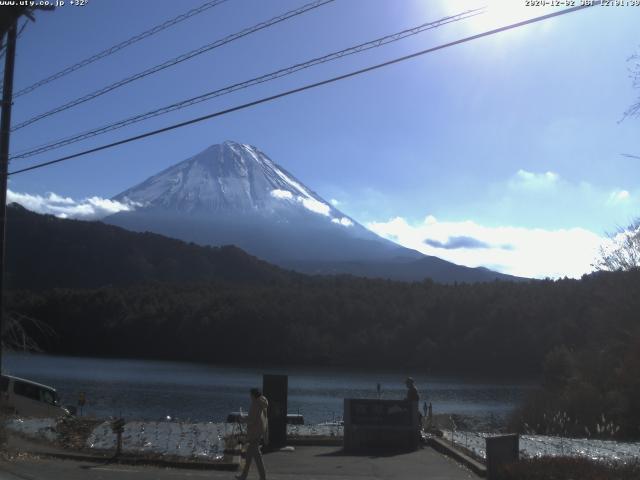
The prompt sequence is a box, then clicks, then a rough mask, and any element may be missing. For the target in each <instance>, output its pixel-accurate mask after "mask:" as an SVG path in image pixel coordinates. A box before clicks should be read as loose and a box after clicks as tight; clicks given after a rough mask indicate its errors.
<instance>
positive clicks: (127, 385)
mask: <svg viewBox="0 0 640 480" xmlns="http://www.w3.org/2000/svg"><path fill="white" fill-rule="evenodd" d="M3 368H4V372H5V373H7V374H10V375H16V376H19V377H25V378H28V379H30V380H35V381H37V382H40V383H44V384H46V385H51V386H53V387H55V388H56V389H57V390H58V392H59V394H60V397H61V400H62V403H63V404H64V405H76V404H77V401H78V394H79V392H85V393H86V397H87V405H86V406H85V407H84V414H85V415H94V416H97V417H108V416H115V415H118V416H120V415H122V416H124V417H125V418H129V419H140V420H159V419H164V418H166V417H167V416H170V417H171V418H173V419H183V420H187V419H188V420H194V421H213V422H220V421H223V420H224V419H225V418H226V416H227V414H228V413H229V412H231V411H237V410H239V408H240V407H242V408H243V409H245V410H246V409H247V408H248V406H249V399H248V390H249V388H251V387H253V386H258V387H259V386H260V385H261V384H262V374H263V373H283V374H288V375H289V412H291V413H297V412H298V411H299V412H300V413H302V414H304V417H305V421H306V422H307V423H319V422H324V421H327V420H332V419H333V418H335V417H340V416H341V415H342V401H343V399H344V398H376V396H377V392H376V385H377V384H378V383H380V385H381V388H382V398H403V397H404V395H405V391H406V390H405V387H404V379H405V377H406V376H407V374H411V375H412V376H413V377H414V378H415V379H416V383H417V386H418V390H419V392H420V398H421V402H422V401H424V400H426V401H427V402H432V404H433V409H434V413H458V414H463V415H469V416H474V417H486V416H489V415H495V416H498V417H502V416H504V415H505V414H507V413H508V412H509V411H510V410H512V409H513V408H514V407H515V406H517V405H518V403H519V402H520V401H521V400H522V398H523V397H524V395H525V394H526V392H527V391H528V390H529V389H531V388H532V387H533V385H532V384H531V383H519V384H516V383H497V382H483V381H478V380H477V379H474V380H469V379H463V378H454V377H435V376H426V375H419V374H415V373H414V372H397V373H390V372H384V373H373V372H362V371H350V370H346V369H313V368H299V367H295V368H288V369H287V368H278V369H273V368H260V367H258V368H254V369H251V368H235V367H219V366H211V365H202V364H192V363H179V362H159V361H148V360H119V359H95V358H78V357H54V356H48V355H26V354H5V355H4V357H3Z"/></svg>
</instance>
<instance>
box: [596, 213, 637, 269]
mask: <svg viewBox="0 0 640 480" xmlns="http://www.w3.org/2000/svg"><path fill="white" fill-rule="evenodd" d="M595 267H596V268H598V269H599V270H608V271H616V270H632V269H634V268H640V218H637V219H636V220H635V221H633V222H632V223H631V225H629V226H628V227H626V228H620V229H618V231H617V232H616V233H614V234H610V235H609V241H608V242H607V243H606V244H605V245H603V246H601V247H600V252H599V258H598V259H597V261H596V263H595Z"/></svg>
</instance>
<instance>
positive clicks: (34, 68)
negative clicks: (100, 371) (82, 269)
mask: <svg viewBox="0 0 640 480" xmlns="http://www.w3.org/2000/svg"><path fill="white" fill-rule="evenodd" d="M201 3H202V2H201V1H186V0H185V1H182V2H170V1H167V0H160V1H158V0H156V1H153V2H151V1H143V0H140V1H136V2H126V1H124V0H110V1H104V0H102V1H98V0H89V1H88V4H87V5H86V6H84V7H73V6H70V5H65V6H64V7H61V8H59V9H58V10H57V11H55V12H53V13H48V12H47V13H44V12H43V13H38V15H37V21H36V23H34V24H29V25H28V26H27V28H26V29H25V31H24V33H23V35H22V36H21V38H20V39H19V44H18V54H17V55H18V56H17V60H16V62H17V63H16V75H15V88H16V89H20V88H22V87H24V86H26V85H28V84H31V83H33V82H35V81H37V80H40V79H41V78H43V77H45V76H47V75H49V74H51V73H54V72H56V71H58V70H59V69H61V68H62V67H65V66H67V65H69V64H72V63H75V62H77V61H79V60H82V59H83V58H85V57H87V56H89V55H91V54H93V53H96V52H98V51H100V50H102V49H104V48H107V47H109V46H111V45H113V44H115V43H118V42H120V41H122V40H124V39H126V38H128V37H130V36H132V35H135V34H137V33H139V32H141V31H143V30H146V29H148V28H150V27H152V26H154V25H156V24H159V23H161V22H163V21H164V20H166V19H168V18H171V17H173V16H176V15H178V14H180V13H183V12H185V11H186V10H188V9H189V8H190V7H196V6H198V5H200V4H201ZM304 3H305V2H304V1H299V0H296V1H294V0H271V1H264V0H228V1H227V2H225V3H223V4H221V5H219V6H217V7H215V8H212V9H210V10H208V11H207V12H205V13H203V14H201V15H198V16H196V17H194V18H191V19H189V20H187V21H185V22H182V23H181V24H179V25H177V26H175V27H172V28H171V29H168V30H165V31H164V32H162V33H160V34H158V35H155V36H153V37H151V38H149V39H146V40H143V41H141V42H139V43H137V44H136V45H134V46H132V47H129V48H127V49H125V50H123V51H121V52H119V53H117V54H115V55H112V56H110V57H108V58H107V59H105V60H102V61H99V62H96V63H95V64H93V65H91V66H89V67H87V68H85V69H82V70H80V71H78V72H76V73H73V74H71V75H68V76H67V77H65V78H64V79H61V80H58V81H56V82H52V83H51V84H49V85H47V86H45V87H43V88H40V89H38V90H36V91H35V92H33V93H31V94H28V95H25V96H22V97H19V98H17V99H16V100H15V104H14V110H13V122H14V124H17V123H19V122H21V121H23V120H25V119H27V118H29V117H31V116H33V115H36V114H38V113H40V112H42V111H45V110H49V109H51V108H54V107H56V106H58V105H60V104H62V103H65V102H66V101H69V100H71V99H73V98H75V97H78V96H81V95H84V94H86V93H89V92H91V91H93V90H95V89H98V88H100V87H102V86H105V85H107V84H108V83H111V82H113V81H117V80H120V79H122V78H124V77H126V76H128V75H131V74H134V73H137V72H139V71H141V70H143V69H145V68H148V67H151V66H153V65H155V64H158V63H161V62H163V61H165V60H167V59H169V58H171V57H174V56H177V55H179V54H181V53H184V52H186V51H188V50H191V49H194V48H197V47H200V46H201V45H204V44H206V43H209V42H212V41H214V40H216V39H218V38H221V37H223V36H225V35H228V34H230V33H234V32H236V31H238V30H240V29H242V28H245V27H248V26H251V25H253V24H255V23H258V22H260V21H264V20H266V19H268V18H271V17H273V16H275V15H278V14H280V13H283V12H285V11H287V10H289V9H292V8H296V7H299V6H301V5H303V4H304ZM488 3H489V9H488V11H487V13H486V14H484V15H482V16H479V17H475V18H474V19H471V20H466V21H462V22H459V23H455V24H450V25H446V26H443V27H440V28H438V29H435V30H432V31H429V32H425V33H422V34H420V35H417V36H415V37H412V38H410V39H406V40H403V41H401V42H398V43H395V44H393V45H389V46H386V47H383V48H380V49H375V50H372V51H369V52H365V53H363V54H360V55H357V56H351V57H347V58H345V59H342V60H339V61H336V62H332V63H330V64H326V65H323V66H319V67H314V68H313V69H309V70H307V71H304V72H300V73H297V74H295V75H292V76H290V77H287V78H284V79H280V80H277V81H274V82H270V83H267V84H263V85H261V86H258V87H254V88H251V89H248V90H245V91H242V92H237V93H234V94H231V95H228V96H225V97H222V98H218V99H216V100H213V101H210V102H205V103H202V104H199V105H197V106H194V107H191V108H188V109H185V110H182V111H180V112H175V113H172V114H169V115H166V116H163V117H158V118H156V119H153V120H150V121H146V122H143V123H140V124H137V125H135V126H132V127H128V128H126V129H122V130H118V131H116V132H113V133H111V134H107V135H103V136H100V137H97V138H96V139H93V140H91V141H86V142H83V143H80V144H75V145H73V146H69V147H66V148H63V149H60V150H56V151H54V152H49V153H47V154H43V155H41V156H38V157H34V158H33V160H32V162H35V161H45V160H50V159H53V158H57V157H58V156H61V155H63V154H68V153H73V152H75V151H77V150H79V149H80V148H82V149H84V148H89V147H92V146H96V145H100V144H102V143H106V142H109V141H114V140H117V139H120V138H123V137H124V136H128V135H132V134H136V133H140V132H144V131H147V130H150V129H153V128H158V127H162V126H165V125H168V124H170V123H175V122H177V121H181V120H185V119H188V118H191V117H195V116H199V115H203V114H206V113H209V112H212V111H216V110H220V109H223V108H227V107H229V106H233V105H236V104H239V103H243V102H246V101H250V100H254V99H256V98H259V97H261V96H265V95H270V94H273V93H277V92H280V91H282V90H285V89H287V88H292V87H294V86H298V85H301V84H304V83H307V82H311V81H317V80H321V79H324V78H326V77H329V76H333V75H337V74H341V73H345V72H348V71H351V70H354V69H356V68H361V67H363V66H367V65H370V64H373V63H378V62H381V61H385V60H388V59H391V58H394V57H397V56H401V55H405V54H408V53H412V52H414V51H418V50H421V49H424V48H428V47H431V46H435V45H438V44H441V43H445V42H448V41H452V40H455V39H457V38H461V37H464V36H468V35H471V34H473V33H477V32H480V31H483V30H486V29H489V28H492V27H494V26H497V25H502V24H506V23H509V22H511V21H514V20H516V19H521V18H527V17H533V16H537V15H540V14H543V13H547V12H548V11H551V9H540V8H534V7H524V6H522V4H523V3H524V2H519V1H515V0H514V1H511V0H509V1H507V0H504V1H489V2H488ZM482 4H484V2H479V1H475V0H464V1H463V0H460V1H444V0H401V1H391V0H336V1H335V2H333V3H331V4H328V5H326V6H323V7H321V8H319V9H317V10H314V11H311V12H308V13H305V14H303V15H301V16H299V17H297V18H294V19H291V20H288V21H286V22H284V23H281V24H279V25H277V26H274V27H271V28H269V29H266V30H264V31H261V32H258V33H255V34H253V35H251V36H249V37H246V38H243V39H241V40H238V41H236V42H233V43H232V44H229V45H226V46H223V47H221V48H219V49H216V50H214V51H212V52H209V53H206V54H203V55H201V56H199V57H197V58H196V59H193V60H190V61H187V62H185V63H183V64H181V65H179V66H176V67H173V68H171V69H168V70H165V71H164V72H162V73H160V74H157V75H153V76H151V77H148V78H146V79H143V80H140V81H137V82H135V83H133V84H131V85H128V86H125V87H123V88H121V89H118V90H116V91H114V92H111V93H109V94H106V95H104V96H103V97H101V98H99V99H97V100H95V101H92V102H88V103H85V104H84V105H81V106H78V107H75V108H72V109H69V110H68V111H66V112H63V113H61V114H58V115H55V116H52V117H50V118H48V119H45V120H43V121H41V122H38V123H36V124H33V125H31V126H29V127H26V128H24V129H21V130H18V131H16V132H15V133H14V134H13V136H12V140H11V142H12V143H11V146H12V148H11V150H12V152H16V151H19V150H22V149H26V148H29V147H31V146H34V145H38V144H40V143H44V142H47V141H50V140H54V139H58V138H59V137H64V136H67V135H70V134H73V133H76V132H81V131H84V130H86V129H88V128H91V127H96V126H101V125H103V124H105V123H109V122H112V121H115V120H119V119H121V118H124V117H127V116H130V115H133V114H136V113H140V112H143V111H146V110H149V109H152V108H155V107H159V106H162V105H165V104H169V103H172V102H174V101H178V100H181V99H184V98H187V97H190V96H194V95H197V94H200V93H203V92H205V91H208V90H213V89H215V88H219V87H223V86H226V85H228V84H231V83H234V82H237V81H242V80H245V79H247V78H250V77H254V76H258V75H261V74H264V73H268V72H270V71H273V70H276V69H278V68H282V67H286V66H289V65H292V64H294V63H298V62H300V61H304V60H307V59H310V58H312V57H315V56H318V55H322V54H325V53H329V52H331V51H334V50H339V49H342V48H346V47H349V46H351V45H354V44H357V43H361V42H364V41H367V40H371V39H374V38H376V37H379V36H382V35H386V34H389V33H394V32H396V31H399V30H402V29H405V28H408V27H412V26H415V25H418V24H421V23H424V22H428V21H432V20H437V19H439V18H441V17H442V16H444V15H450V14H454V13H459V12H461V11H464V10H466V9H468V8H472V7H475V6H478V5H482ZM638 25H640V7H594V8H591V9H588V10H585V11H580V12H576V13H572V14H569V15H565V16H562V17H559V18H555V19H551V20H547V21H545V22H543V23H540V24H536V25H530V26H527V27H523V28H520V29H517V30H514V31H510V32H504V33H501V34H498V35H495V36H493V37H489V38H484V39H480V40H477V41H474V42H471V43H468V44H464V45H459V46H455V47H452V48H448V49H446V50H442V51H439V52H435V53H433V54H429V55H426V56H423V57H420V58H417V59H414V60H410V61H407V62H404V63H402V64H399V65H394V66H391V67H388V68H386V69H383V70H378V71H376V72H373V73H369V74H366V75H364V76H361V77H358V78H353V79H349V80H346V81H342V82H339V83H336V84H332V85H329V86H325V87H321V88H319V89H315V90H313V91H308V92H304V93H301V94H299V95H295V96H291V97H287V98H285V99H281V100H278V101H276V102H273V103H270V104H265V105H261V106H258V107H256V108H252V109H249V110H245V111H242V112H237V113H233V114H231V115H227V116H225V117H222V118H218V119H215V120H211V121H207V122H204V123H201V124H198V125H195V126H191V127H187V128H184V129H180V130H177V131H174V132H171V133H168V134H165V135H162V136H159V137H155V138H151V139H147V140H143V141H140V142H136V143H133V144H129V145H126V146H122V147H118V148H115V149H112V150H109V151H105V152H100V153H97V154H94V155H91V156H88V157H84V158H80V159H76V160H71V161H69V162H67V163H65V164H61V165H57V166H52V167H50V168H44V169H40V170H37V171H34V172H29V173H25V174H20V175H16V176H13V177H11V178H10V183H9V188H10V190H11V192H12V195H13V197H10V198H13V199H19V200H20V199H21V200H22V201H23V203H26V204H30V205H31V207H32V208H34V209H36V210H38V209H39V210H41V211H46V209H47V206H48V205H49V204H50V203H51V199H52V198H53V199H54V200H53V201H54V203H55V200H56V199H58V201H59V202H62V204H63V205H71V206H77V207H78V208H79V209H80V210H79V211H81V212H84V213H80V214H78V215H77V216H83V215H84V214H86V213H87V212H89V213H90V212H94V211H95V208H97V207H96V205H102V206H105V208H106V209H107V210H106V211H108V209H109V204H108V203H105V202H104V200H103V199H108V198H110V197H112V196H114V195H116V194H117V193H119V192H121V191H123V190H125V189H126V188H128V187H130V186H132V185H134V184H137V183H139V182H141V181H142V180H144V179H145V178H147V177H148V176H150V175H152V174H153V173H156V172H157V171H159V170H161V169H163V168H166V167H167V166H169V165H172V164H174V163H177V162H179V161H181V160H183V159H185V158H187V157H189V156H191V155H193V154H195V153H198V152H199V151H201V150H203V149H205V148H206V147H208V146H210V145H212V144H215V143H220V142H222V141H224V140H226V139H231V140H236V141H239V142H242V143H249V144H252V145H255V146H257V147H258V148H259V149H261V150H262V151H264V152H265V153H266V154H267V155H269V156H270V157H271V158H272V159H273V160H274V161H276V162H277V163H279V164H280V165H282V166H283V167H285V168H286V169H287V170H289V171H290V172H292V173H293V174H294V175H296V176H297V177H298V178H299V179H300V180H302V181H303V182H304V183H305V184H306V185H308V186H309V187H311V188H312V189H314V190H315V191H316V192H317V193H319V194H320V195H321V196H323V197H324V198H326V199H327V200H334V203H335V204H336V205H337V207H338V208H340V209H341V210H343V211H344V212H345V213H346V214H348V215H349V216H351V217H352V218H355V219H356V220H358V221H360V222H361V223H363V224H365V225H367V226H369V227H370V228H372V229H373V230H374V231H376V232H377V233H379V234H381V235H383V236H386V237H387V238H391V239H393V240H395V241H398V242H400V243H402V244H404V245H407V246H411V247H412V248H418V249H420V250H421V251H423V252H425V253H427V254H431V255H437V256H440V257H442V258H445V259H448V260H452V261H456V262H457V263H463V264H466V265H471V266H477V265H484V266H488V267H490V268H495V269H498V270H501V271H504V272H507V273H515V274H520V275H527V276H537V277H544V276H552V277H558V276H564V275H569V276H580V275H581V274H582V273H585V272H587V271H589V270H590V264H591V262H592V259H593V256H594V255H595V252H596V250H597V246H598V244H599V242H600V241H601V239H602V237H603V235H604V234H605V233H606V232H609V231H613V230H615V228H616V227H617V226H620V225H625V224H627V223H629V221H630V220H631V219H633V218H634V217H635V216H638V214H639V212H640V180H639V179H640V159H637V158H631V157H628V156H624V155H622V154H623V153H626V154H631V155H638V156H640V141H639V139H640V135H638V130H639V128H640V119H637V118H635V119H634V118H631V119H626V120H624V121H621V119H622V116H623V112H624V111H625V110H626V109H627V108H628V107H629V106H630V105H631V104H632V103H633V102H634V100H636V99H637V97H638V96H639V95H640V91H638V90H634V89H633V88H632V83H631V80H630V78H629V68H630V67H631V63H630V62H628V58H629V57H630V56H631V55H632V54H634V53H637V52H638V51H639V50H640V35H638ZM32 162H30V161H29V160H16V161H15V162H14V163H13V164H12V168H18V167H20V166H27V165H30V164H31V163H32ZM52 193H53V194H55V196H52ZM87 199H93V200H92V201H93V204H92V203H91V201H90V200H87ZM65 202H66V203H65ZM91 205H93V207H92V206H91ZM461 238H462V239H463V240H462V241H461V240H460V239H461ZM465 238H470V239H473V240H474V241H470V242H465V241H464V239H465Z"/></svg>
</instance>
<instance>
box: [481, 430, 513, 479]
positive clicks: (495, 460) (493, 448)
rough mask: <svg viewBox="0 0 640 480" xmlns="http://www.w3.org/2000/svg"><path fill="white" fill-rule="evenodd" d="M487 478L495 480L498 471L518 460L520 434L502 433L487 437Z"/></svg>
mask: <svg viewBox="0 0 640 480" xmlns="http://www.w3.org/2000/svg"><path fill="white" fill-rule="evenodd" d="M485 441H486V452H487V478H488V480H494V479H496V478H498V477H497V475H498V471H499V470H500V469H501V468H502V467H503V466H504V465H507V464H509V463H514V462H517V461H518V459H519V458H520V437H519V436H518V435H500V436H498V437H487V438H486V439H485Z"/></svg>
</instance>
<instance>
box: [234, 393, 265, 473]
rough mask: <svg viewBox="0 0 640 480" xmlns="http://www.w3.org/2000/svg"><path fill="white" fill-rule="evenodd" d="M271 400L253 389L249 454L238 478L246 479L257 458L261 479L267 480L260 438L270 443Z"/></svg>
mask: <svg viewBox="0 0 640 480" xmlns="http://www.w3.org/2000/svg"><path fill="white" fill-rule="evenodd" d="M268 406H269V401H268V400H267V399H266V397H265V396H264V395H262V392H261V391H260V390H258V389H257V388H252V389H251V407H249V415H248V416H247V454H246V458H245V461H244V469H243V470H242V473H241V474H240V475H238V476H236V478H237V479H238V480H246V478H247V474H248V473H249V468H250V467H251V461H252V460H255V462H256V467H258V474H259V475H260V480H266V478H267V474H266V472H265V471H264V463H263V462H262V453H261V452H260V440H264V444H265V445H266V444H268V443H269V442H268V438H267V407H268Z"/></svg>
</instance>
